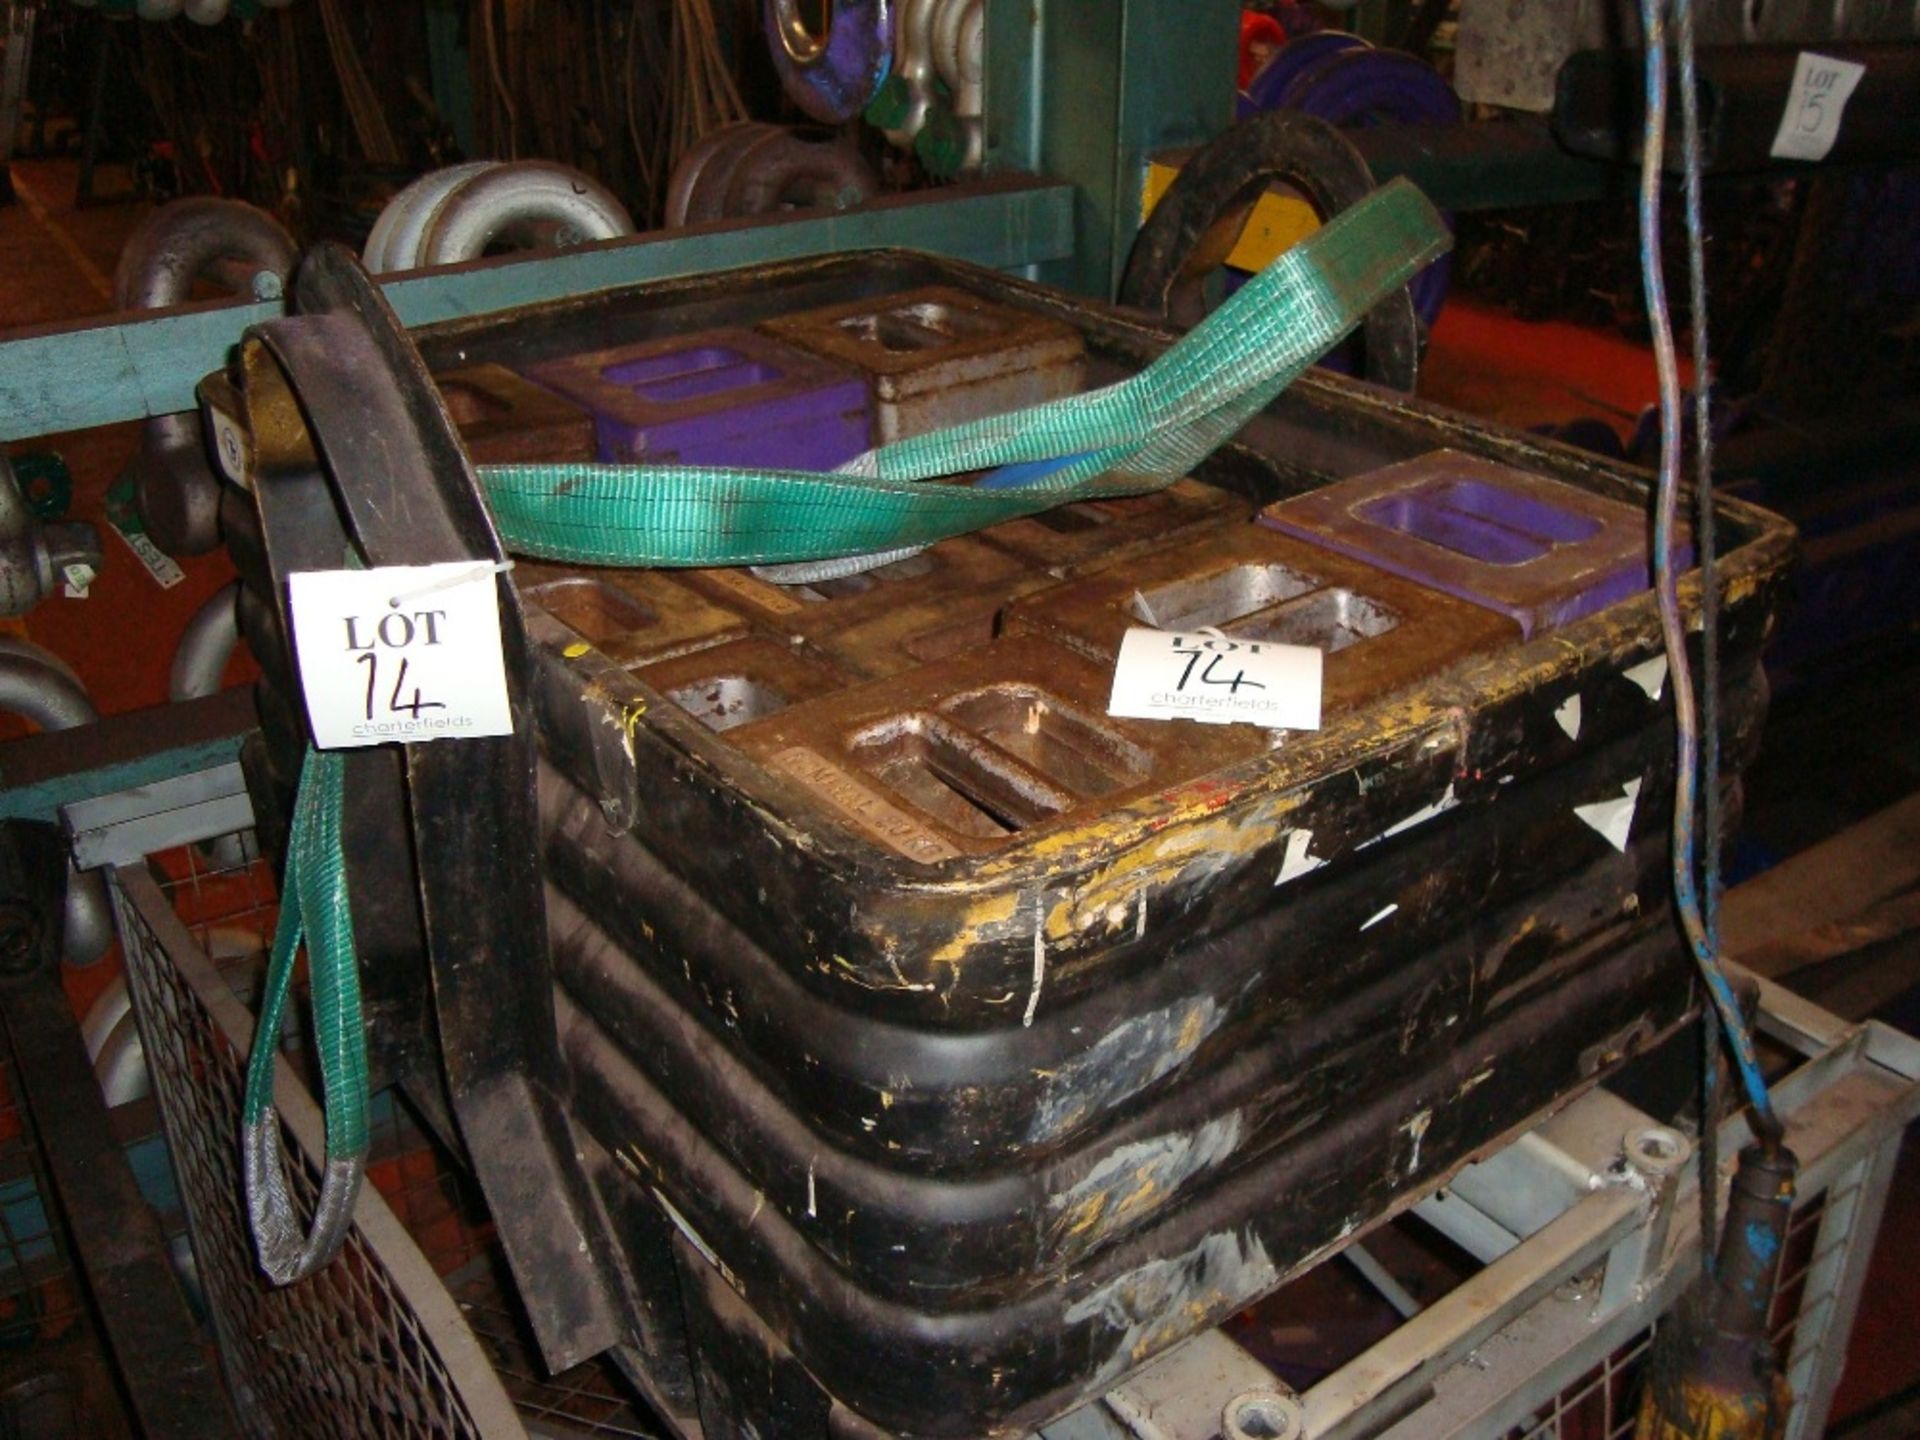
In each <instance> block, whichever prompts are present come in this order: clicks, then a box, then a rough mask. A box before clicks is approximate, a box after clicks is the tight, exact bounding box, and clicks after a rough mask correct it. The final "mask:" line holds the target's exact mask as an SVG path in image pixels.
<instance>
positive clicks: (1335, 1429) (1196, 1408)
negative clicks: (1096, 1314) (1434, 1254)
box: [1042, 980, 1920, 1440]
mask: <svg viewBox="0 0 1920 1440" xmlns="http://www.w3.org/2000/svg"><path fill="white" fill-rule="evenodd" d="M1757 983H1758V984H1759V987H1760V992H1761V1012H1760V1026H1761V1029H1762V1030H1763V1031H1764V1032H1765V1033H1766V1034H1767V1035H1769V1036H1770V1037H1771V1038H1773V1039H1775V1040H1778V1041H1780V1042H1781V1043H1783V1044H1785V1045H1788V1046H1789V1047H1790V1048H1792V1049H1793V1050H1794V1051H1796V1052H1797V1053H1798V1054H1799V1055H1800V1056H1801V1057H1802V1061H1801V1063H1800V1064H1799V1065H1798V1067H1797V1068H1796V1069H1794V1070H1793V1071H1792V1072H1790V1073H1789V1074H1787V1075H1785V1076H1783V1077H1782V1078H1781V1079H1780V1080H1779V1081H1778V1082H1777V1083H1776V1084H1775V1086H1774V1096H1775V1099H1776V1101H1777V1103H1778V1104H1779V1106H1780V1108H1781V1112H1782V1114H1783V1115H1784V1116H1785V1117H1786V1119H1787V1127H1788V1141H1789V1143H1790V1144H1791V1145H1792V1146H1793V1148H1794V1151H1795V1153H1796V1154H1798V1155H1799V1156H1800V1157H1801V1162H1802V1163H1801V1175H1800V1193H1801V1195H1802V1196H1803V1197H1808V1198H1810V1197H1812V1196H1814V1195H1819V1194H1824V1195H1825V1197H1826V1207H1827V1208H1826V1209H1825V1210H1824V1211H1823V1212H1822V1215H1821V1218H1820V1221H1819V1229H1818V1233H1817V1235H1816V1237H1815V1240H1814V1244H1813V1252H1812V1253H1813V1255H1814V1257H1815V1258H1814V1260H1813V1262H1812V1264H1811V1266H1810V1267H1809V1269H1808V1271H1807V1275H1806V1279H1805V1282H1804V1286H1803V1290H1802V1294H1803V1299H1802V1303H1801V1309H1800V1312H1799V1316H1798V1319H1797V1322H1796V1325H1795V1332H1794V1343H1793V1350H1792V1353H1791V1355H1790V1356H1789V1357H1788V1358H1787V1365H1788V1370H1789V1374H1790V1378H1791V1380H1792V1383H1793V1386H1794V1395H1795V1397H1796V1403H1795V1407H1794V1412H1793V1415H1792V1418H1791V1421H1790V1424H1789V1429H1788V1435H1789V1437H1791V1440H1808V1437H1812V1436H1815V1435H1818V1434H1820V1433H1822V1430H1823V1428H1824V1426H1825V1423H1826V1417H1827V1412H1828V1407H1829V1406H1830V1404H1831V1402H1832V1397H1833V1392H1834V1388H1835V1387H1836V1386H1837V1385H1838V1383H1839V1379H1840V1371H1841V1367H1842V1365H1843V1364H1844V1362H1845V1358H1846V1345H1845V1340H1846V1336H1847V1334H1848V1332H1849V1331H1850V1329H1851V1327H1852V1324H1853V1319H1854V1315H1855V1312H1856V1310H1857V1309H1858V1305H1859V1300H1860V1292H1861V1289H1862V1287H1863V1286H1864V1284H1865V1280H1866V1273H1867V1267H1868V1264H1869V1261H1870V1259H1871V1255H1872V1248H1873V1237H1874V1234H1875V1232H1876V1231H1877V1229H1878V1227H1879V1223H1880V1218H1881V1215H1882V1212H1883V1211H1884V1208H1885V1205H1886V1196H1887V1190H1888V1187H1889V1185H1890V1184H1891V1181H1892V1177H1893V1167H1894V1163H1895V1158H1896V1156H1897V1154H1898V1148H1899V1143H1900V1138H1901V1135H1902V1133H1903V1131H1904V1129H1905V1127H1906V1125H1907V1124H1908V1123H1909V1122H1910V1121H1912V1120H1913V1119H1914V1118H1915V1116H1916V1115H1920V1041H1916V1040H1913V1039H1910V1038H1909V1037H1907V1036H1905V1035H1903V1034H1901V1033H1900V1032H1898V1031H1896V1030H1892V1029H1890V1028H1888V1027H1887V1026H1884V1025H1881V1024H1879V1023H1877V1022H1868V1023H1867V1024H1864V1025H1858V1026H1854V1025H1848V1024H1846V1023H1845V1022H1843V1021H1841V1020H1839V1019H1838V1018H1837V1017H1835V1016H1832V1015H1829V1014H1827V1013H1826V1012H1824V1011H1822V1010H1820V1009H1819V1008H1818V1007H1817V1006H1814V1005H1811V1004H1809V1003H1808V1002H1806V1001H1804V1000H1802V999H1800V998H1799V997H1797V996H1795V995H1793V994H1792V993H1791V992H1788V991H1785V990H1782V989H1781V988H1780V987H1779V986H1777V985H1773V984H1771V983H1770V982H1767V981H1764V980H1759V981H1757ZM1647 1128H1657V1127H1654V1122H1653V1121H1652V1120H1651V1119H1650V1118H1649V1117H1647V1116H1646V1115H1644V1114H1642V1113H1641V1112H1640V1111H1638V1110H1636V1109H1634V1108H1633V1107H1632V1106H1630V1105H1628V1104H1626V1103H1625V1102H1624V1101H1622V1100H1620V1099H1618V1098H1617V1097H1615V1096H1613V1095H1611V1094H1610V1093H1608V1092H1606V1091H1604V1090H1596V1091H1593V1092H1590V1093H1589V1094H1587V1095H1585V1096H1583V1097H1582V1098H1581V1099H1579V1100H1577V1101H1575V1102H1574V1103H1573V1104H1572V1105H1570V1106H1569V1107H1567V1109H1566V1110H1564V1111H1562V1112H1561V1113H1560V1114H1559V1115H1558V1116H1556V1117H1554V1118H1553V1119H1552V1120H1550V1121H1548V1122H1547V1123H1546V1124H1544V1125H1542V1126H1541V1127H1539V1128H1538V1129H1537V1130H1534V1131H1531V1132H1528V1133H1527V1134H1525V1135H1522V1136H1520V1137H1518V1138H1517V1139H1516V1140H1514V1141H1513V1142H1512V1143H1510V1144H1508V1145H1507V1146H1505V1147H1504V1148H1503V1149H1501V1150H1499V1151H1496V1152H1495V1153H1494V1154H1492V1155H1491V1156H1489V1157H1488V1158H1487V1159H1486V1160H1483V1161H1481V1162H1480V1163H1478V1164H1476V1165H1472V1166H1469V1167H1467V1168H1466V1169H1465V1170H1463V1171H1461V1172H1460V1174H1458V1175H1456V1176H1455V1177H1453V1179H1452V1180H1451V1181H1449V1182H1448V1185H1447V1186H1446V1188H1445V1189H1444V1190H1443V1191H1437V1192H1435V1193H1434V1194H1432V1195H1430V1196H1428V1197H1427V1198H1426V1199H1425V1200H1423V1201H1422V1202H1421V1203H1420V1204H1419V1205H1418V1206H1417V1207H1415V1209H1414V1213H1415V1214H1418V1215H1419V1216H1420V1217H1421V1218H1422V1219H1426V1220H1429V1221H1431V1222H1432V1223H1434V1224H1435V1225H1436V1227H1437V1228H1439V1229H1441V1230H1442V1231H1443V1232H1445V1233H1446V1234H1448V1235H1449V1236H1451V1237H1452V1238H1454V1239H1456V1240H1458V1241H1460V1242H1461V1243H1462V1244H1464V1245H1465V1246H1466V1247H1467V1248H1468V1249H1469V1250H1472V1251H1474V1252H1475V1253H1476V1254H1479V1255H1481V1256H1482V1258H1484V1259H1486V1260H1487V1261H1488V1262H1489V1263H1488V1264H1487V1268H1486V1269H1484V1270H1482V1271H1480V1272H1479V1273H1478V1274H1476V1275H1474V1276H1473V1277H1471V1278H1470V1279H1469V1280H1467V1281H1466V1282H1465V1283H1464V1284H1462V1285H1461V1286H1460V1287H1459V1288H1457V1289H1456V1290H1454V1291H1452V1292H1451V1293H1449V1294H1447V1295H1445V1296H1443V1297H1442V1298H1441V1299H1439V1300H1437V1301H1435V1302H1434V1303H1433V1304H1432V1305H1430V1306H1428V1307H1427V1308H1426V1309H1425V1310H1423V1311H1421V1313H1420V1314H1419V1315H1417V1316H1415V1317H1414V1318H1413V1319H1411V1320H1409V1321H1408V1322H1406V1323H1405V1324H1403V1325H1401V1326H1400V1327H1399V1328H1398V1329H1397V1330H1395V1331H1394V1332H1393V1334H1391V1335H1389V1336H1388V1337H1387V1338H1386V1339H1384V1340H1382V1341H1381V1342H1380V1343H1379V1344H1377V1345H1375V1346H1373V1347H1372V1348H1371V1349H1369V1350H1367V1351H1366V1352H1364V1353H1363V1354H1361V1355H1359V1356H1357V1357H1355V1358H1354V1359H1353V1360H1351V1361H1349V1362H1348V1363H1347V1364H1346V1365H1344V1366H1343V1367H1341V1368H1340V1369H1339V1370H1337V1371H1336V1372H1334V1373H1333V1374H1332V1375H1329V1376H1327V1377H1326V1378H1325V1379H1323V1380H1321V1381H1320V1382H1319V1383H1318V1384H1316V1385H1315V1386H1313V1387H1312V1388H1311V1389H1309V1390H1307V1391H1306V1392H1305V1393H1304V1394H1302V1395H1301V1396H1300V1397H1299V1404H1300V1410H1301V1425H1300V1427H1299V1432H1298V1435H1297V1436H1294V1437H1290V1440H1352V1437H1357V1436H1361V1435H1366V1436H1369V1437H1378V1440H1416V1437H1417V1440H1438V1437H1468V1436H1478V1435H1493V1434H1501V1433H1504V1432H1505V1431H1507V1430H1509V1429H1511V1428H1512V1427H1514V1426H1517V1425H1524V1424H1527V1423H1528V1422H1529V1421H1530V1420H1531V1419H1533V1418H1534V1417H1535V1416H1536V1413H1537V1412H1538V1411H1539V1410H1540V1408H1541V1407H1542V1406H1544V1405H1546V1404H1548V1403H1550V1402H1551V1400H1552V1398H1553V1397H1554V1396H1556V1395H1558V1394H1559V1393H1560V1392H1561V1391H1562V1390H1563V1389H1565V1387H1567V1386H1568V1385H1570V1384H1572V1383H1574V1382H1575V1381H1576V1380H1578V1379H1579V1377H1580V1376H1582V1375H1584V1374H1586V1373H1587V1372H1588V1371H1590V1370H1592V1369H1593V1368H1594V1367H1595V1366H1596V1365H1599V1364H1601V1363H1602V1362H1603V1361H1604V1360H1605V1359H1606V1357H1607V1356H1609V1355H1611V1354H1612V1353H1613V1352H1614V1351H1615V1350H1617V1349H1619V1348H1620V1347H1621V1346H1622V1345H1624V1344H1625V1343H1627V1342H1628V1341H1629V1340H1631V1339H1632V1338H1633V1337H1634V1336H1635V1335H1637V1334H1639V1333H1641V1332H1643V1331H1644V1330H1646V1329H1647V1328H1648V1327H1649V1326H1650V1325H1651V1324H1652V1323H1653V1322H1654V1321H1655V1320H1656V1319H1658V1317H1659V1316H1660V1315H1661V1314H1662V1313H1664V1312H1665V1311H1666V1310H1667V1309H1668V1308H1670V1307H1671V1306H1672V1305H1673V1304H1674V1303H1675V1302H1676V1301H1677V1300H1678V1299H1679V1297H1680V1294H1681V1293H1682V1291H1684V1290H1685V1288H1686V1287H1687V1285H1688V1284H1689V1283H1690V1282H1691V1281H1692V1279H1693V1277H1694V1275H1695V1274H1696V1273H1697V1272H1698V1270H1699V1266H1700V1250H1701V1246H1700V1234H1699V1226H1698V1216H1699V1210H1698V1203H1697V1198H1696V1197H1697V1195H1698V1183H1697V1169H1696V1167H1695V1166H1693V1165H1692V1164H1690V1163H1679V1162H1676V1163H1674V1164H1671V1165H1669V1166H1667V1167H1665V1168H1664V1169H1663V1170H1662V1171H1660V1172H1659V1173H1650V1172H1649V1171H1647V1170H1645V1169H1641V1168H1636V1167H1634V1166H1632V1165H1629V1164H1626V1163H1624V1162H1623V1150H1624V1146H1623V1142H1624V1141H1625V1140H1626V1137H1627V1136H1628V1135H1629V1134H1630V1133H1635V1132H1638V1131H1640V1130H1644V1129H1647ZM1719 1138H1720V1147H1721V1148H1720V1151H1719V1153H1720V1154H1721V1155H1722V1156H1724V1157H1726V1159H1725V1163H1724V1164H1723V1166H1722V1171H1721V1174H1722V1184H1723V1185H1724V1184H1725V1181H1726V1178H1727V1177H1728V1176H1730V1174H1731V1171H1732V1166H1733V1163H1734V1158H1735V1157H1736V1156H1737V1154H1738V1152H1739V1149H1740V1147H1741V1146H1742V1145H1743V1144H1745V1143H1746V1142H1747V1141H1748V1140H1749V1139H1750V1138H1751V1135H1750V1133H1749V1131H1748V1129H1747V1125H1746V1121H1745V1120H1744V1118H1740V1117H1735V1118H1733V1119H1730V1120H1728V1121H1727V1122H1726V1123H1724V1124H1723V1125H1722V1126H1721V1131H1720V1137H1719ZM1722 1213H1724V1210H1723V1211H1722ZM1230 1345H1231V1342H1228V1341H1226V1340H1225V1337H1223V1336H1220V1335H1219V1334H1218V1333H1217V1332H1214V1333H1210V1334H1208V1335H1205V1336H1199V1337H1196V1338H1195V1339H1194V1340H1193V1341H1190V1342H1188V1343H1187V1344H1186V1345H1183V1346H1181V1347H1179V1348H1178V1349H1176V1350H1174V1351H1172V1352H1170V1353H1169V1354H1168V1355H1166V1356H1163V1357H1162V1358H1161V1359H1160V1360H1158V1361H1156V1362H1155V1363H1154V1364H1152V1365H1150V1366H1148V1367H1147V1368H1146V1369H1144V1370H1142V1371H1140V1372H1139V1373H1138V1374H1136V1375H1134V1376H1133V1377H1131V1378H1130V1379H1128V1380H1127V1381H1125V1382H1124V1383H1123V1384H1121V1385H1120V1386H1118V1387H1116V1389H1115V1390H1114V1391H1112V1392H1111V1393H1110V1394H1108V1395H1107V1396H1106V1397H1105V1398H1103V1399H1102V1400H1101V1401H1100V1402H1098V1403H1096V1404H1093V1405H1089V1406H1085V1407H1083V1408H1082V1409H1080V1410H1078V1411H1075V1412H1073V1413H1072V1414H1071V1415H1068V1416H1066V1417H1063V1418H1062V1419H1061V1420H1059V1421H1057V1422H1055V1423H1054V1424H1053V1425H1050V1426H1048V1427H1047V1429H1046V1430H1045V1431H1044V1432H1042V1440H1128V1437H1133V1440H1214V1437H1216V1436H1218V1435H1219V1434H1220V1433H1221V1424H1220V1421H1221V1415H1222V1411H1223V1409H1224V1407H1225V1406H1226V1405H1227V1403H1228V1402H1229V1401H1231V1400H1233V1399H1234V1397H1235V1396H1237V1395H1240V1394H1243V1393H1245V1392H1247V1391H1249V1390H1255V1389H1260V1388H1263V1387H1264V1388H1272V1389H1277V1390H1283V1391H1284V1389H1285V1387H1284V1386H1283V1385H1282V1384H1281V1382H1279V1381H1278V1380H1277V1379H1275V1378H1274V1377H1272V1376H1271V1375H1267V1374H1266V1372H1264V1371H1263V1370H1261V1369H1260V1368H1259V1367H1258V1364H1257V1362H1254V1361H1253V1360H1252V1359H1251V1357H1247V1356H1246V1355H1245V1353H1244V1352H1237V1353H1235V1354H1234V1358H1233V1360H1232V1363H1226V1361H1225V1359H1224V1357H1225V1356H1227V1355H1228V1354H1229V1353H1230V1352H1229V1351H1227V1350H1223V1348H1222V1347H1223V1346H1230ZM1249 1367H1251V1368H1249ZM1263 1377H1264V1378H1263Z"/></svg>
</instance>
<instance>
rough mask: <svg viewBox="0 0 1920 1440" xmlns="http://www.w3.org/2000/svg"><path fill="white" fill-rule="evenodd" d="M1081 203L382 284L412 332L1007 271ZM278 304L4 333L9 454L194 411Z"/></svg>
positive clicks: (549, 259)
mask: <svg viewBox="0 0 1920 1440" xmlns="http://www.w3.org/2000/svg"><path fill="white" fill-rule="evenodd" d="M1073 211H1074V206H1073V191H1072V189H1071V188H1070V187H1068V186H1066V185H1061V184H1058V183H1056V182H1052V181H1045V180H1037V179H1034V178H1032V177H1030V176H1004V177H999V178H995V179H989V180H983V181H980V182H978V183H977V184H971V185H959V186H951V187H948V188H945V189H940V190H930V191H920V192H915V193H913V194H909V195H900V196H894V197H890V198H888V199H885V200H879V201H875V202H874V203H872V204H869V205H864V206H862V207H860V208H859V209H857V210H850V211H846V212H844V213H841V214H835V215H821V216H809V217H805V218H782V219H769V220H744V221H727V222H722V223H719V224H714V225H700V226H689V227H688V228H686V229H684V230H666V231H652V232H649V233H647V234H644V235H635V236H633V237H631V238H629V239H625V240H613V241H608V242H606V243H604V244H599V245H590V246H582V247H581V248H579V249H577V250H568V251H564V252H561V253H559V254H556V255H544V256H540V257H538V258H533V259H520V258H511V257H509V258H501V259H497V260H479V261H475V262H473V263H471V264H468V265H460V266H452V267H449V268H447V269H444V270H435V271H429V272H421V273H417V274H413V275H406V276H400V277H398V278H396V279H392V280H388V281H386V282H385V290H386V295H387V299H388V300H389V301H390V302H391V303H392V305H393V308H394V310H395V311H396V312H397V313H398V315H399V316H400V319H401V321H402V322H403V323H404V324H407V325H409V326H418V325H430V324H433V323H434V322H436V321H440V320H452V319H457V318H459V317H461V316H466V315H484V314H489V313H492V312H494V311H498V310H511V309H514V308H516V307H518V306H522V305H536V304H540V303H543V302H546V301H551V300H559V299H563V298H566V297H568V296H573V295H583V294H588V293H591V292H593V291H596V290H610V289H614V288H616V287H619V286H622V285H633V284H637V283H639V282H640V281H643V280H664V279H670V278H673V277H675V276H681V275H692V274H697V273H699V272H701V271H708V270H725V269H729V268H732V267H735V266H741V265H751V264H764V263H766V262H769V261H774V260H793V259H800V258H803V257H805V256H809V255H825V254H831V253H834V252H836V251H842V250H857V249H869V248H873V247H885V246H896V247H899V248H902V249H909V250H924V251H928V252H930V253H932V254H936V255H944V256H948V257H951V258H953V259H958V260H970V261H972V262H974V263H975V264H979V265H986V266H989V267H991V268H993V269H996V270H1013V269H1019V268H1022V267H1025V266H1028V265H1037V264H1044V263H1046V262H1048V261H1055V260H1061V259H1064V258H1066V257H1068V256H1070V255H1071V254H1072V253H1073V246H1074V214H1073ZM279 313H280V304H279V302H278V301H273V302H268V303H264V304H256V303H249V302H245V301H232V302H222V303H213V304H201V305H182V306H178V307H176V308H173V309H170V310H155V311H148V312H143V313H141V314H140V315H139V316H138V317H129V316H127V315H111V316H105V317H102V318H100V319H98V320H93V321H89V322H86V323H83V324H79V325H62V326H49V327H36V328H32V329H23V330H13V331H7V332H0V441H9V440H24V439H28V438H31V437H33V436H37V435H49V434H55V433H58V432H61V431H67V430H84V429H87V428H89V427H91V426H95V425H111V424H114V423H116V422H119V421H123V420H140V419H144V418H146V417H147V416H149V415H164V414H169V413H171V412H174V411H180V410H191V409H192V408H194V403H195V402H194V395H193V387H194V385H195V384H196V383H198V381H199V379H200V377H201V376H203V375H205V374H207V373H208V372H209V371H213V370H217V369H219V368H220V367H221V366H222V365H224V364H225V363H226V360H227V353H228V351H229V350H230V349H231V348H232V347H233V346H234V344H235V343H236V342H237V341H238V340H239V339H240V334H241V332H242V331H243V330H245V329H246V328H247V326H249V325H253V324H256V323H258V322H259V321H262V320H268V319H271V318H273V317H274V316H275V315H277V314H279Z"/></svg>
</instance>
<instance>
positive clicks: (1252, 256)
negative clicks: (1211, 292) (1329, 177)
mask: <svg viewBox="0 0 1920 1440" xmlns="http://www.w3.org/2000/svg"><path fill="white" fill-rule="evenodd" d="M1179 173H1180V169H1179V167H1178V166H1177V165H1167V164H1163V163H1162V162H1160V161H1158V160H1155V161H1152V162H1151V163H1149V164H1148V166H1147V179H1146V184H1145V185H1143V186H1142V187H1141V193H1140V218H1141V219H1143V220H1144V219H1145V218H1146V217H1147V216H1149V215H1151V214H1152V213H1153V207H1154V206H1156V205H1158V204H1159V203H1160V197H1161V196H1162V195H1164V194H1166V193H1167V187H1168V186H1169V185H1171V184H1173V177H1174V176H1176V175H1178V174H1179ZM1319 228H1320V217H1319V216H1318V215H1316V214H1315V213H1314V210H1313V206H1311V205H1309V204H1308V203H1307V202H1306V201H1305V200H1303V199H1301V198H1300V197H1299V196H1297V195H1290V194H1288V193H1286V192H1285V191H1284V190H1283V189H1281V188H1280V187H1278V186H1275V187H1273V188H1270V189H1269V190H1267V191H1266V192H1265V193H1264V194H1262V195H1261V197H1260V198H1259V199H1258V200H1256V201H1255V202H1254V205H1253V213H1252V214H1250V215H1248V216H1247V223H1246V225H1245V227H1243V228H1242V229H1241V231H1240V238H1239V239H1237V240H1236V241H1234V243H1233V249H1232V250H1230V251H1229V252H1228V253H1227V263H1228V264H1229V265H1237V266H1238V267H1239V268H1240V269H1242V270H1259V269H1261V268H1262V267H1264V266H1265V265H1266V264H1267V263H1268V262H1269V261H1271V260H1272V259H1273V258H1274V256H1276V255H1278V254H1280V252H1281V251H1283V250H1287V249H1291V248H1292V247H1293V246H1295V245H1297V244H1299V243H1300V241H1302V240H1304V239H1305V238H1306V237H1307V236H1309V235H1311V234H1312V233H1313V232H1314V231H1316V230H1318V229H1319Z"/></svg>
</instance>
